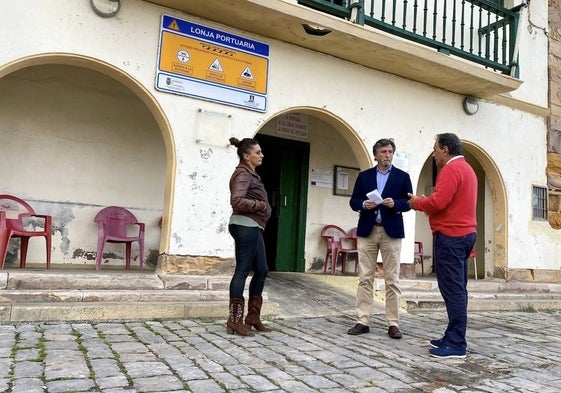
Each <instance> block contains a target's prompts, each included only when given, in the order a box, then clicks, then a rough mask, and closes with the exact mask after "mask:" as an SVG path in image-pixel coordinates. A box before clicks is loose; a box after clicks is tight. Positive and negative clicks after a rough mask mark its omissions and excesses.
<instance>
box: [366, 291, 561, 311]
mask: <svg viewBox="0 0 561 393" xmlns="http://www.w3.org/2000/svg"><path fill="white" fill-rule="evenodd" d="M376 296H377V298H378V299H379V300H380V301H382V302H383V301H384V295H383V294H380V293H377V294H376ZM401 304H402V307H403V309H405V310H406V311H407V312H410V313H420V312H428V311H445V310H446V307H445V305H444V300H443V299H442V296H440V294H439V293H432V294H427V293H426V292H406V293H404V294H403V296H402V298H401ZM468 310H469V311H528V312H531V311H538V310H542V311H546V310H561V293H545V292H544V293H539V292H530V293H522V292H518V293H516V292H496V293H487V292H478V293H474V292H471V293H469V294H468Z"/></svg>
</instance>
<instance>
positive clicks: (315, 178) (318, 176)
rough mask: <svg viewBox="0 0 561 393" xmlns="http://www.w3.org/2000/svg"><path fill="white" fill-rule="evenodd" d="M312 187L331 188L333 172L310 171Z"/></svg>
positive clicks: (327, 170)
mask: <svg viewBox="0 0 561 393" xmlns="http://www.w3.org/2000/svg"><path fill="white" fill-rule="evenodd" d="M311 185H312V187H320V188H333V171H331V170H329V169H312V175H311Z"/></svg>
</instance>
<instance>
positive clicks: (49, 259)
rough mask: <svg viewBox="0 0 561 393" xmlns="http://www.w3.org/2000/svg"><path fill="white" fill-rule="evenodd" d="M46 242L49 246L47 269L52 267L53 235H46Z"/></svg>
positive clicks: (47, 246)
mask: <svg viewBox="0 0 561 393" xmlns="http://www.w3.org/2000/svg"><path fill="white" fill-rule="evenodd" d="M45 243H46V248H47V269H50V268H51V237H50V236H45Z"/></svg>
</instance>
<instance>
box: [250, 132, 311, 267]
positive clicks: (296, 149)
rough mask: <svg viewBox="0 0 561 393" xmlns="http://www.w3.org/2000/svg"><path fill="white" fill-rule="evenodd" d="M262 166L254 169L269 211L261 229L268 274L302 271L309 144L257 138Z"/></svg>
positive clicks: (269, 137) (260, 136) (266, 137)
mask: <svg viewBox="0 0 561 393" xmlns="http://www.w3.org/2000/svg"><path fill="white" fill-rule="evenodd" d="M256 139H257V140H258V141H259V144H260V145H261V149H262V150H263V154H264V155H265V157H264V159H263V165H261V166H260V167H258V168H257V171H258V173H259V174H260V176H261V178H262V180H263V183H264V184H265V188H266V189H267V194H268V195H269V202H270V203H271V207H272V209H273V213H272V216H271V219H270V220H269V222H268V223H267V227H266V228H265V232H264V238H265V246H266V248H267V260H268V263H269V269H270V270H272V271H285V272H303V271H304V269H305V260H304V240H305V233H306V200H307V192H308V188H307V184H308V160H309V151H310V149H309V144H307V143H303V142H296V141H292V140H288V139H282V138H275V137H271V136H267V135H258V136H257V137H256Z"/></svg>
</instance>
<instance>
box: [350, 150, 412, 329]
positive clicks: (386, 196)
mask: <svg viewBox="0 0 561 393" xmlns="http://www.w3.org/2000/svg"><path fill="white" fill-rule="evenodd" d="M373 153H374V159H375V160H376V162H377V165H376V166H375V167H374V168H370V169H367V170H365V171H362V172H360V173H359V175H358V177H357V180H356V183H355V186H354V189H353V194H352V196H351V199H350V201H349V204H350V205H351V208H352V209H353V210H354V211H358V212H359V213H360V216H359V219H358V226H357V237H358V255H359V256H358V261H359V264H358V272H359V282H358V288H357V298H356V312H357V324H356V325H355V326H354V327H352V328H351V329H349V331H348V332H347V333H348V334H352V335H359V334H364V333H368V332H369V331H370V313H371V311H372V302H373V289H374V274H375V272H376V266H377V260H378V252H380V253H381V254H382V262H383V266H384V268H383V269H384V282H385V286H386V320H387V326H388V335H389V336H390V337H391V338H401V337H402V334H401V331H400V330H399V298H400V295H401V290H400V288H399V272H400V267H399V265H400V255H401V239H403V238H404V237H405V230H404V229H403V215H402V213H403V212H406V211H409V210H410V209H411V208H410V207H409V205H408V203H407V201H408V200H409V196H408V194H409V193H411V190H412V189H413V187H412V185H411V178H410V177H409V174H408V173H407V172H405V171H402V170H401V169H399V168H396V167H395V166H393V165H392V160H393V156H394V153H395V143H394V142H393V140H392V139H380V140H379V141H377V142H376V143H375V144H374V147H373ZM373 190H377V191H378V195H376V196H371V197H370V198H369V197H368V196H367V194H370V193H371V192H372V191H373ZM374 194H376V193H374Z"/></svg>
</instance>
